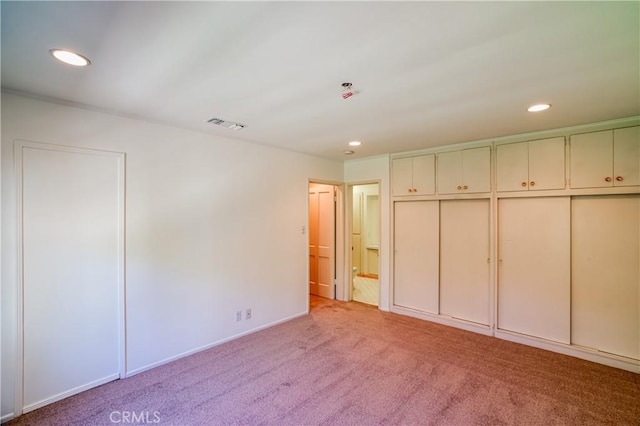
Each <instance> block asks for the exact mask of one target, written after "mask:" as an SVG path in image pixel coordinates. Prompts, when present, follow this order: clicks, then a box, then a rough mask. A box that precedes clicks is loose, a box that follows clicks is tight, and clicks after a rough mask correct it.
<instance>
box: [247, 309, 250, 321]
mask: <svg viewBox="0 0 640 426" xmlns="http://www.w3.org/2000/svg"><path fill="white" fill-rule="evenodd" d="M246 318H247V319H251V309H247V315H246Z"/></svg>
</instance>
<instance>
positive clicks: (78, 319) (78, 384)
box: [16, 144, 124, 412]
mask: <svg viewBox="0 0 640 426" xmlns="http://www.w3.org/2000/svg"><path fill="white" fill-rule="evenodd" d="M16 149H17V150H19V153H21V163H20V167H21V169H22V185H21V188H20V190H21V194H22V204H21V208H22V217H21V220H22V235H23V239H22V253H23V255H22V270H23V276H22V286H23V323H22V325H23V348H24V349H23V350H24V353H23V359H24V364H23V369H24V382H23V410H24V411H25V412H26V411H29V410H33V409H35V408H38V407H40V406H42V405H45V404H48V403H51V402H54V401H56V400H59V399H62V398H64V397H67V396H70V395H73V394H75V393H78V392H81V391H83V390H85V389H88V388H90V387H93V386H97V385H100V384H102V383H105V382H107V381H110V380H114V379H116V378H118V377H119V375H120V372H121V367H120V366H121V358H120V357H121V354H122V352H121V350H122V348H121V343H123V340H121V339H122V334H121V333H122V324H123V323H122V322H121V321H122V318H123V313H122V311H121V309H122V299H121V297H122V291H123V289H124V285H123V272H122V271H123V269H122V265H123V237H124V232H123V228H122V223H123V221H122V217H123V216H122V213H123V206H124V204H123V201H124V192H123V189H124V182H123V180H122V177H123V175H124V173H123V172H124V170H123V166H124V162H123V161H124V157H123V155H120V154H111V153H102V152H99V151H90V150H74V149H68V150H66V149H64V148H60V150H58V149H57V148H51V147H48V146H47V145H42V146H39V145H37V144H31V145H25V146H21V145H20V144H17V145H16ZM19 155H20V154H19Z"/></svg>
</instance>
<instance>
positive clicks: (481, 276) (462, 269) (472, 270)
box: [440, 200, 489, 324]
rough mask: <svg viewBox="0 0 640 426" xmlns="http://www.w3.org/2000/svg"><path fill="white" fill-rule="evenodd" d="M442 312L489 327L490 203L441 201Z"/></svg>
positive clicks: (484, 201)
mask: <svg viewBox="0 0 640 426" xmlns="http://www.w3.org/2000/svg"><path fill="white" fill-rule="evenodd" d="M440 313H441V314H443V315H449V316H451V317H454V318H460V319H463V320H467V321H473V322H477V323H480V324H489V200H451V201H441V202H440Z"/></svg>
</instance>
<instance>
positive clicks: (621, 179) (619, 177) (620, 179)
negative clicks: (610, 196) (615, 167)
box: [616, 176, 624, 182]
mask: <svg viewBox="0 0 640 426" xmlns="http://www.w3.org/2000/svg"><path fill="white" fill-rule="evenodd" d="M616 180H617V181H618V182H622V181H623V180H624V178H623V177H622V176H617V177H616Z"/></svg>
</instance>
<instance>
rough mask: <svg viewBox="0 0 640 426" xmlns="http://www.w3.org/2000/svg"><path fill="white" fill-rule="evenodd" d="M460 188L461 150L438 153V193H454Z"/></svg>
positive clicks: (459, 190)
mask: <svg viewBox="0 0 640 426" xmlns="http://www.w3.org/2000/svg"><path fill="white" fill-rule="evenodd" d="M458 188H460V189H458ZM461 190H462V151H451V152H441V153H440V154H438V193H439V194H455V193H459V192H461Z"/></svg>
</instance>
